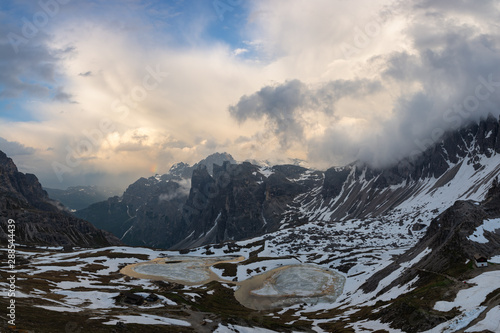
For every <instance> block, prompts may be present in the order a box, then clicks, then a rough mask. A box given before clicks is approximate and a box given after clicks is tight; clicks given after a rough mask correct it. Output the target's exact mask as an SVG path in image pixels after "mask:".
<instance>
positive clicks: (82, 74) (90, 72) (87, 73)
mask: <svg viewBox="0 0 500 333" xmlns="http://www.w3.org/2000/svg"><path fill="white" fill-rule="evenodd" d="M78 75H79V76H84V77H85V76H91V75H92V71H86V72H85V73H80V74H78Z"/></svg>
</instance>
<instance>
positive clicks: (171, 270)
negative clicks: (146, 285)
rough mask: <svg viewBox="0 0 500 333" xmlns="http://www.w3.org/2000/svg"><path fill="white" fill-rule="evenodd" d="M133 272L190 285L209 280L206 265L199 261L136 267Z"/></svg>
mask: <svg viewBox="0 0 500 333" xmlns="http://www.w3.org/2000/svg"><path fill="white" fill-rule="evenodd" d="M134 271H136V272H137V273H139V274H144V275H154V276H160V277H166V278H168V279H171V280H175V281H189V282H191V283H202V282H203V281H206V280H208V279H210V274H209V272H208V271H207V269H206V264H205V263H204V262H203V261H201V260H196V261H183V262H179V263H168V262H166V263H164V264H161V263H157V264H145V265H138V266H136V267H135V268H134Z"/></svg>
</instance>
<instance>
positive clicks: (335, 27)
mask: <svg viewBox="0 0 500 333" xmlns="http://www.w3.org/2000/svg"><path fill="white" fill-rule="evenodd" d="M228 3H231V2H228ZM228 6H229V7H228ZM499 19H500V15H499V4H498V2H497V1H481V2H478V1H472V0H470V1H465V0H464V1H455V2H451V1H444V0H443V1H430V0H418V1H417V0H416V1H405V2H401V1H391V0H380V1H368V0H357V1H349V2H348V1H342V0H334V1H331V0H317V1H314V2H305V1H290V0H272V1H264V0H256V1H248V2H245V1H243V2H232V3H231V4H228V5H227V6H225V7H220V6H219V7H218V6H214V5H213V2H211V1H202V0H194V1H189V2H183V1H179V2H175V1H172V2H158V1H149V0H145V1H135V0H124V1H100V0H93V1H85V2H83V1H69V2H68V1H58V0H46V1H40V2H37V1H13V0H8V1H2V3H1V4H0V22H1V23H0V46H1V48H0V107H1V111H0V137H2V138H3V139H4V140H5V142H4V141H1V142H0V149H2V148H1V147H4V149H6V150H8V149H10V151H11V152H14V153H16V152H18V153H16V154H17V155H15V156H13V158H14V161H15V162H16V163H17V164H19V165H20V169H21V170H22V171H27V172H33V173H36V174H37V175H38V176H39V178H40V179H41V181H42V184H43V185H45V186H51V187H66V186H68V185H92V184H95V183H100V184H102V183H108V184H109V185H113V183H114V182H116V181H119V182H121V184H122V185H123V186H126V185H127V184H129V183H130V182H132V181H134V180H135V179H137V178H138V177H141V176H149V175H151V174H154V173H156V172H158V173H162V172H167V171H168V169H169V168H170V166H171V165H172V164H173V163H176V162H179V161H184V162H187V163H195V162H197V161H198V160H201V159H202V158H204V157H206V155H208V154H211V153H214V152H217V151H218V152H224V151H226V152H228V153H231V154H232V155H233V156H234V157H235V158H236V159H237V160H240V161H241V160H246V159H255V160H266V161H269V162H271V163H290V162H291V161H293V160H296V159H301V160H307V162H308V163H309V165H310V166H312V167H317V168H326V167H330V166H332V165H339V164H345V163H349V162H352V161H353V160H357V159H358V160H363V161H365V162H368V163H371V164H374V165H377V166H382V165H388V164H391V163H395V162H396V161H397V160H399V159H401V158H405V157H407V156H410V155H411V154H416V153H418V152H420V151H422V150H424V149H425V148H426V147H428V146H430V145H432V144H434V143H435V142H436V141H438V140H439V138H440V137H441V136H442V134H443V132H444V131H447V130H451V129H455V128H458V127H461V126H463V125H465V124H466V123H467V122H468V121H475V120H477V119H478V118H479V117H482V116H486V115H487V114H488V113H492V114H494V115H495V116H497V115H498V114H499V110H500V108H498V105H499V96H500V87H499V84H498V82H500V73H499V71H500V70H499V68H500V66H499V64H500V56H499V55H500V51H499V42H500V33H499V30H498V23H497V22H499ZM16 144H18V145H19V146H16ZM23 150H24V151H25V152H26V153H25V154H19V152H22V151H23ZM28 152H29V153H28Z"/></svg>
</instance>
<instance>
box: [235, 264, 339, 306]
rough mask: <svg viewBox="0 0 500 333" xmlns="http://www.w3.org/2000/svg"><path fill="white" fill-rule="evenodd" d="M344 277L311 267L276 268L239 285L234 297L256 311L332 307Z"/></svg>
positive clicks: (330, 271) (333, 272)
mask: <svg viewBox="0 0 500 333" xmlns="http://www.w3.org/2000/svg"><path fill="white" fill-rule="evenodd" d="M344 283H345V277H344V276H343V275H341V274H339V273H337V272H335V271H332V270H328V269H324V268H320V267H317V266H313V265H292V266H283V267H280V268H276V269H274V270H272V271H269V272H267V273H264V274H261V275H257V276H254V277H252V278H250V279H248V280H246V281H243V282H242V283H241V286H240V289H238V290H237V291H236V293H235V297H236V299H237V300H238V301H239V302H240V303H241V304H243V305H244V306H246V307H248V308H251V309H255V310H268V309H272V308H278V307H285V306H291V305H294V304H298V303H312V304H316V303H333V302H335V300H336V299H337V298H338V297H339V296H340V295H341V294H342V291H343V289H344Z"/></svg>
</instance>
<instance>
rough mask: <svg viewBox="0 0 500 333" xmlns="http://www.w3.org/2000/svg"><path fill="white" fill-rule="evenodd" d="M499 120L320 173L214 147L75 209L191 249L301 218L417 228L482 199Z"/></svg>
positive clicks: (156, 243) (134, 240) (142, 240)
mask: <svg viewBox="0 0 500 333" xmlns="http://www.w3.org/2000/svg"><path fill="white" fill-rule="evenodd" d="M499 128H500V125H499V121H498V120H497V119H496V118H494V117H492V116H489V117H488V118H487V119H483V120H481V121H480V122H479V123H471V124H470V125H469V126H467V127H465V128H463V129H461V130H459V131H455V132H449V133H447V134H445V135H444V137H443V138H442V141H441V142H439V143H438V144H436V145H435V146H431V147H429V148H428V149H427V150H426V151H424V152H423V153H422V154H421V155H420V156H418V157H417V158H413V159H406V160H403V161H400V162H399V163H398V164H397V165H394V166H391V167H388V168H373V167H371V166H369V165H366V164H364V163H362V162H354V163H351V164H349V165H347V166H344V167H332V168H330V169H328V170H326V171H319V170H313V169H308V168H304V167H300V166H297V165H277V166H273V167H269V166H260V165H256V164H252V163H249V162H243V163H240V164H237V163H236V162H235V161H234V159H232V157H231V156H230V155H228V154H216V155H213V156H210V157H209V158H207V159H206V160H203V161H201V162H200V163H198V164H196V165H194V166H189V165H187V164H183V163H179V164H176V165H174V166H173V167H172V168H171V170H170V172H169V173H167V174H164V175H157V176H155V177H150V178H148V179H146V178H141V179H139V180H138V181H136V182H135V183H134V184H132V185H130V186H129V187H128V189H127V190H126V191H125V192H124V193H123V195H122V196H121V197H112V198H109V199H108V200H106V201H103V202H100V203H96V204H93V205H91V206H89V207H88V208H85V209H83V210H79V211H77V212H76V215H77V216H78V217H80V218H83V219H86V220H88V221H90V222H92V223H93V224H94V225H95V226H97V227H99V228H102V229H105V230H108V231H110V232H112V233H114V234H115V235H116V236H117V237H119V238H120V239H121V240H122V241H123V242H125V243H126V244H129V245H141V246H153V247H160V248H176V249H180V248H189V247H195V246H202V245H206V244H211V243H220V242H225V241H237V240H242V239H246V238H250V237H256V236H259V235H263V234H265V233H269V232H273V231H276V230H279V229H281V228H288V227H295V226H298V225H301V224H304V223H307V222H309V221H323V222H326V223H334V222H335V221H345V220H353V219H363V220H366V221H369V220H370V219H384V220H391V221H400V222H401V223H404V224H405V226H407V228H408V232H409V233H412V232H423V231H424V230H425V229H426V227H427V226H428V225H429V224H430V221H431V220H432V218H434V217H436V216H437V215H438V214H439V213H441V212H443V211H444V210H445V209H446V208H448V207H450V206H451V205H453V203H454V202H455V201H456V200H459V199H460V200H476V201H480V200H482V199H483V198H484V196H485V194H486V192H487V191H488V188H489V186H490V185H491V182H492V181H493V179H494V177H495V176H496V175H497V174H498V173H499V171H500V165H499V164H500V158H499V156H500V155H498V154H499V153H500V130H499Z"/></svg>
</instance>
